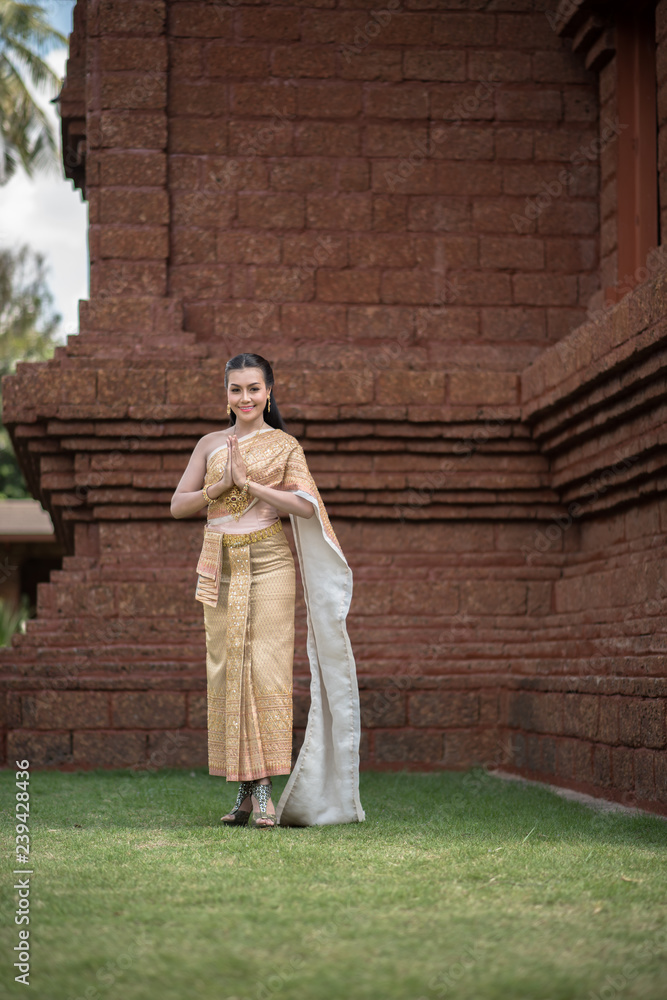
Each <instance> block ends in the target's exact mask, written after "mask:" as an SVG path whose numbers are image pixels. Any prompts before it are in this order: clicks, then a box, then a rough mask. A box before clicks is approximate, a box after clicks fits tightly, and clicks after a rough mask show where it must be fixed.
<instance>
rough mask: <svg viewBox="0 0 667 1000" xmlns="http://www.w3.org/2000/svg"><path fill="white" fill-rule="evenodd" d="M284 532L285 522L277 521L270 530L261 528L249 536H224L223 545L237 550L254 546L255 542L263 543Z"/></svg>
mask: <svg viewBox="0 0 667 1000" xmlns="http://www.w3.org/2000/svg"><path fill="white" fill-rule="evenodd" d="M282 530H283V522H282V521H276V522H275V523H274V524H270V525H269V527H268V528H260V530H259V531H251V532H250V534H248V535H223V536H222V544H223V545H224V546H226V547H227V548H229V547H230V546H231V547H232V548H236V547H237V546H239V545H252V543H253V542H261V541H262V540H263V539H264V538H270V537H271V535H277V534H278V532H279V531H282Z"/></svg>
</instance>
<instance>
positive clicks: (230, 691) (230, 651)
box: [195, 428, 365, 826]
mask: <svg viewBox="0 0 667 1000" xmlns="http://www.w3.org/2000/svg"><path fill="white" fill-rule="evenodd" d="M239 447H240V449H241V454H242V456H243V460H244V462H245V465H246V470H247V473H248V476H249V478H250V479H251V480H253V481H254V482H256V483H260V484H261V485H263V486H270V487H273V488H275V489H280V490H288V491H292V492H294V493H296V494H297V496H301V497H304V498H305V499H306V500H308V501H309V502H310V503H311V504H312V505H313V508H314V513H313V516H312V517H310V518H304V517H297V516H293V515H290V521H291V523H292V529H293V533H294V540H295V545H296V551H297V555H298V559H299V566H300V570H301V580H302V582H303V590H304V598H305V603H306V609H307V617H308V659H309V663H310V671H311V683H310V694H311V705H310V711H309V714H308V723H307V726H306V733H305V737H304V742H303V746H302V747H301V751H300V753H299V756H298V758H297V761H296V764H295V766H294V770H293V771H292V774H291V775H290V778H289V780H288V782H287V785H286V787H285V790H284V792H283V794H282V796H281V798H280V801H279V802H278V805H277V807H276V813H277V816H278V820H279V822H280V823H281V824H282V825H284V826H286V825H295V826H307V825H308V826H309V825H316V824H327V823H349V822H357V821H361V820H363V819H364V818H365V814H364V811H363V809H362V807H361V802H360V800H359V738H360V712H359V692H358V687H357V675H356V667H355V662H354V656H353V654H352V648H351V646H350V640H349V638H348V634H347V628H346V625H345V620H346V617H347V612H348V610H349V607H350V601H351V598H352V572H351V570H350V567H349V566H348V564H347V561H346V559H345V556H344V555H343V552H342V550H341V547H340V544H339V542H338V539H337V538H336V535H335V534H334V531H333V528H332V527H331V524H330V522H329V518H328V516H327V512H326V510H325V507H324V504H323V503H322V498H321V497H320V494H319V491H318V489H317V486H316V485H315V482H314V480H313V478H312V476H311V474H310V472H309V470H308V465H307V463H306V457H305V455H304V452H303V448H302V447H301V445H300V444H299V442H298V441H297V440H296V438H294V437H292V436H291V435H290V434H286V433H285V432H284V431H281V430H276V429H274V428H264V429H263V430H261V431H259V433H254V434H249V435H246V436H245V437H243V438H240V439H239ZM226 463H227V444H226V443H225V444H223V445H221V446H220V447H219V448H216V449H215V450H214V451H213V452H212V453H211V454H210V455H209V458H208V462H207V467H206V476H205V478H204V483H205V485H206V486H211V485H212V484H213V483H216V482H218V480H220V479H221V478H222V476H223V474H224V471H225V465H226ZM197 573H198V580H197V587H196V592H195V596H196V598H197V600H199V601H201V602H202V603H203V605H204V624H205V629H206V675H207V697H208V720H207V721H208V766H209V773H210V774H215V775H221V776H225V777H226V778H227V780H228V781H247V780H251V779H255V778H259V777H261V776H263V775H272V774H288V773H289V772H290V768H291V758H292V667H293V658H294V595H295V571H294V560H293V558H292V553H291V550H290V547H289V544H288V542H287V539H286V537H285V534H284V532H283V530H282V522H281V520H280V516H279V513H278V511H277V510H276V509H275V508H273V507H272V506H271V505H270V504H269V503H266V502H264V501H260V500H259V499H258V498H256V497H255V498H253V499H252V500H251V503H250V504H249V506H248V507H247V508H246V510H245V511H244V513H243V514H242V515H241V517H240V518H239V519H238V520H235V519H234V517H233V516H232V515H231V514H228V513H227V512H226V508H225V504H224V499H223V498H222V497H220V498H218V499H217V500H215V501H214V502H213V503H211V504H209V507H208V515H207V522H206V528H205V531H204V543H203V546H202V551H201V555H200V558H199V562H198V564H197Z"/></svg>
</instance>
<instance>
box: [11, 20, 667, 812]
mask: <svg viewBox="0 0 667 1000" xmlns="http://www.w3.org/2000/svg"><path fill="white" fill-rule="evenodd" d="M70 43H71V48H70V58H69V61H68V67H67V79H66V83H65V86H64V88H63V91H62V94H61V97H60V112H61V116H62V131H63V149H64V152H63V157H64V167H65V172H66V174H67V176H68V177H70V178H71V179H72V182H73V183H74V184H75V185H76V187H77V188H79V189H80V190H81V192H82V196H83V197H84V198H85V200H86V201H87V203H88V206H89V219H90V232H89V244H90V260H91V273H90V299H89V300H87V301H81V302H80V306H79V315H80V332H79V333H78V334H77V335H75V336H70V337H69V338H68V341H67V344H66V346H63V347H61V348H58V350H57V351H56V356H55V357H54V359H53V360H51V361H49V362H46V363H38V364H23V365H20V366H19V369H18V372H17V374H16V375H15V376H12V377H10V378H7V379H6V380H5V382H4V384H3V393H4V400H5V403H4V414H3V419H4V421H5V423H6V424H7V426H8V427H9V429H10V432H11V435H12V439H13V441H14V444H15V447H16V451H17V454H18V456H19V460H20V462H21V466H22V468H23V469H24V472H25V474H26V477H27V479H28V482H29V483H30V486H31V489H32V492H33V494H34V496H35V497H37V498H39V499H40V500H41V502H42V504H43V505H44V507H45V508H46V509H48V511H49V512H50V514H51V516H52V519H53V522H54V525H55V527H56V531H57V535H58V539H59V540H60V542H61V543H62V544H63V545H64V547H65V549H66V551H67V553H68V554H67V555H66V556H65V558H64V559H63V563H62V569H60V570H58V571H54V572H52V573H51V577H50V582H49V583H48V584H43V585H40V592H39V604H38V614H37V617H36V618H35V619H33V620H31V621H30V622H29V624H28V628H27V631H26V634H25V635H21V636H18V637H16V639H15V641H14V644H13V646H12V647H11V648H9V649H6V650H4V651H3V652H2V655H1V656H0V694H1V696H2V704H3V706H4V734H5V735H4V742H3V749H4V752H5V754H6V760H7V761H8V762H9V763H10V764H11V765H12V766H13V761H14V759H15V758H16V757H20V758H24V757H28V758H29V759H30V760H31V762H32V763H33V766H36V767H39V766H51V767H63V768H77V767H90V766H109V767H134V768H144V767H151V766H181V765H185V766H192V765H194V764H203V763H205V761H206V688H205V660H204V637H203V620H202V608H201V605H200V604H199V603H197V602H196V601H195V600H194V589H195V583H196V576H195V566H196V560H197V556H198V553H199V548H200V543H201V537H202V530H203V517H204V514H203V513H202V515H201V517H197V518H192V519H190V520H178V521H176V520H174V519H173V518H172V517H171V515H170V511H169V501H170V498H171V495H172V493H173V490H174V488H175V486H176V484H177V482H178V480H179V478H180V476H181V474H182V471H183V469H184V468H185V465H186V463H187V460H188V457H189V455H190V452H191V450H192V448H193V447H194V445H195V443H196V441H197V440H198V438H199V437H200V436H201V435H202V434H204V433H206V432H209V431H212V430H216V429H220V428H222V427H224V426H226V418H225V404H226V398H225V394H224V390H223V367H224V363H225V361H226V359H227V358H228V357H230V356H231V355H232V354H235V353H237V352H239V351H241V350H252V351H255V352H258V353H260V354H262V355H264V356H266V357H267V358H268V359H269V360H270V361H271V362H272V363H273V365H274V368H275V372H276V379H277V382H276V398H277V399H278V401H279V403H280V405H281V408H282V409H283V412H284V414H285V416H286V419H287V420H288V422H289V428H290V430H291V432H292V433H293V434H295V435H296V436H297V437H298V438H299V439H300V440H301V441H302V443H303V446H304V448H305V450H306V453H307V455H308V459H309V463H310V467H311V469H312V471H313V473H314V475H315V477H316V478H317V480H318V483H319V485H320V488H321V490H322V494H323V496H324V499H325V502H326V503H327V506H328V509H329V512H330V515H331V518H332V521H333V523H334V526H335V529H336V531H337V533H338V537H339V538H340V540H341V543H342V545H343V548H344V550H345V552H346V554H347V556H348V559H349V561H350V564H351V565H352V568H353V570H354V573H355V596H354V600H353V605H352V609H351V612H350V617H349V619H348V624H349V630H350V636H351V639H352V644H353V647H354V650H355V654H356V658H357V667H358V675H359V683H360V690H361V699H362V706H363V725H364V730H363V740H362V765H363V766H364V767H373V768H405V767H407V768H412V769H417V770H425V769H433V768H465V767H469V766H470V765H471V764H475V763H476V764H481V765H483V766H488V767H496V766H501V767H503V768H504V769H505V770H509V771H514V772H516V773H520V774H523V775H525V776H528V777H532V778H535V779H538V780H541V781H546V782H552V783H557V784H560V785H563V786H569V787H573V788H577V789H580V790H582V791H588V792H591V793H593V794H596V795H603V796H606V797H609V798H615V799H618V800H620V801H624V802H627V803H635V804H637V805H640V806H642V807H644V808H646V809H650V810H654V811H656V812H662V813H667V754H666V753H665V747H666V746H667V730H666V717H665V712H666V698H665V695H666V691H667V677H666V671H665V666H666V664H667V621H666V611H667V569H666V568H665V551H666V543H667V469H666V466H667V447H666V446H667V421H666V415H667V405H666V398H665V370H666V367H667V318H666V316H665V307H666V304H667V247H666V246H665V243H666V237H665V234H666V233H667V0H660V2H659V3H655V2H653V3H651V2H649V3H644V4H642V3H634V4H630V3H623V2H620V0H617V2H611V3H597V2H594V0H576V2H575V0H565V2H562V3H560V5H558V4H557V3H556V2H555V0H554V3H553V4H551V5H548V4H547V3H546V2H532V0H519V2H517V0H511V2H510V0H493V2H488V0H472V2H469V3H461V2H459V0H388V2H387V3H386V4H384V6H382V5H378V4H377V3H376V2H375V0H373V3H370V2H367V0H288V2H286V3H280V4H278V3H275V4H274V3H261V4H257V3H251V2H248V3H246V2H244V0H236V2H228V3H223V2H217V0H208V2H206V0H131V2H129V0H78V2H77V5H76V9H75V13H74V30H73V33H72V36H71V39H70ZM298 624H299V633H298V634H299V638H300V641H299V643H298V655H297V659H296V663H295V697H296V713H295V726H296V731H295V732H296V738H297V740H298V738H299V734H300V733H301V732H302V729H303V725H304V721H305V717H306V713H307V707H308V685H309V676H308V665H307V660H306V657H305V646H304V642H303V638H304V622H303V613H302V610H301V611H299V613H298Z"/></svg>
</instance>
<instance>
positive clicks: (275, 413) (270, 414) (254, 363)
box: [225, 354, 287, 431]
mask: <svg viewBox="0 0 667 1000" xmlns="http://www.w3.org/2000/svg"><path fill="white" fill-rule="evenodd" d="M244 368H259V370H260V371H261V373H262V375H263V377H264V382H265V384H266V388H267V389H270V390H271V396H270V399H271V409H270V410H269V402H268V400H267V401H266V405H265V406H264V419H265V421H266V422H267V424H269V426H270V427H275V428H276V429H277V430H281V431H286V430H287V427H286V426H285V421H284V420H283V418H282V417H281V415H280V410H279V409H278V404H277V403H276V397H275V392H274V389H273V368H272V367H271V365H270V364H269V362H268V361H267V360H266V358H262V357H260V356H259V354H237V355H236V356H235V357H233V358H230V359H229V361H228V362H227V364H226V365H225V389H226V388H227V386H228V384H229V373H230V372H239V371H243V369H244ZM235 423H236V414H235V413H234V411H233V410H232V411H231V413H230V414H229V424H230V426H231V427H233V426H234V424H235Z"/></svg>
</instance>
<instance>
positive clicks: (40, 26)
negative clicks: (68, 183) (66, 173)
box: [0, 0, 67, 184]
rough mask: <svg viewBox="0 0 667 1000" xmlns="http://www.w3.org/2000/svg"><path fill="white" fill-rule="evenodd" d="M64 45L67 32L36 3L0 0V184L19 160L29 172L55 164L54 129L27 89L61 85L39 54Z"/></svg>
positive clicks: (30, 175)
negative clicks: (62, 31)
mask: <svg viewBox="0 0 667 1000" xmlns="http://www.w3.org/2000/svg"><path fill="white" fill-rule="evenodd" d="M62 45H67V38H66V36H65V35H63V34H62V33H61V32H60V31H56V29H55V28H53V27H52V26H51V25H50V24H49V23H48V22H47V21H46V20H45V11H44V9H43V8H42V5H41V4H39V3H17V2H15V0H0V184H5V183H6V182H7V181H8V180H9V179H10V177H12V175H13V174H14V173H15V172H16V170H17V169H18V167H19V166H22V167H23V169H24V170H25V172H26V173H27V174H28V176H29V177H32V176H33V173H34V171H35V170H38V169H54V168H55V167H56V165H57V164H58V156H57V150H58V144H57V140H56V135H55V132H54V129H53V127H52V125H51V123H50V122H49V120H48V117H47V115H46V113H45V112H44V110H43V109H42V108H41V107H40V106H39V104H38V103H37V102H36V101H35V99H34V97H33V96H32V94H31V93H30V91H29V89H28V87H27V85H26V80H27V79H30V80H31V81H32V84H33V85H34V86H35V87H36V88H42V87H47V88H53V89H56V88H58V89H59V88H60V86H61V84H62V80H61V79H60V77H59V76H58V75H57V73H54V71H53V70H52V69H51V67H50V66H49V65H48V63H46V62H45V61H44V59H43V58H42V56H43V55H44V54H46V52H48V51H49V50H50V49H52V48H54V47H58V46H62Z"/></svg>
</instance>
